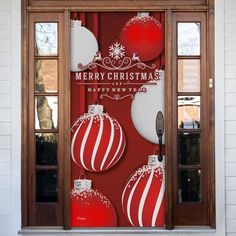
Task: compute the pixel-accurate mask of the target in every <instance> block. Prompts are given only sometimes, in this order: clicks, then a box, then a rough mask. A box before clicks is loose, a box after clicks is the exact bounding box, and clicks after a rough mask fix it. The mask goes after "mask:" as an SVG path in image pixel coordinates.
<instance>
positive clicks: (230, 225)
mask: <svg viewBox="0 0 236 236" xmlns="http://www.w3.org/2000/svg"><path fill="white" fill-rule="evenodd" d="M226 232H232V233H233V232H236V219H228V220H227V221H226Z"/></svg>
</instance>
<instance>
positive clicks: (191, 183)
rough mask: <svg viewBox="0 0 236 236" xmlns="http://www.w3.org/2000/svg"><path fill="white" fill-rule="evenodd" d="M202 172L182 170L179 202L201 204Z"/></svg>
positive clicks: (180, 173) (180, 172)
mask: <svg viewBox="0 0 236 236" xmlns="http://www.w3.org/2000/svg"><path fill="white" fill-rule="evenodd" d="M200 177H201V170H180V171H179V189H178V200H179V203H181V202H201V201H202V196H201V181H200Z"/></svg>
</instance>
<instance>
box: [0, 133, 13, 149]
mask: <svg viewBox="0 0 236 236" xmlns="http://www.w3.org/2000/svg"><path fill="white" fill-rule="evenodd" d="M9 148H11V137H10V136H6V135H5V136H0V149H9Z"/></svg>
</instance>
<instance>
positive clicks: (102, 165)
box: [100, 117, 114, 170]
mask: <svg viewBox="0 0 236 236" xmlns="http://www.w3.org/2000/svg"><path fill="white" fill-rule="evenodd" d="M108 119H109V121H110V124H111V136H110V141H109V144H108V147H107V150H106V153H105V156H104V158H103V160H102V164H101V167H100V170H102V169H103V167H104V164H105V162H106V160H107V157H108V154H109V152H110V150H111V147H112V143H113V140H114V126H113V125H112V120H111V118H110V117H108Z"/></svg>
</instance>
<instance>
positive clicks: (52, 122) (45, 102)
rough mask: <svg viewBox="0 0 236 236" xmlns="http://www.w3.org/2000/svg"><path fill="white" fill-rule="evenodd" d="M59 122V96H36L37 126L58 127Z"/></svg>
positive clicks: (40, 127) (41, 127) (43, 127)
mask: <svg viewBox="0 0 236 236" xmlns="http://www.w3.org/2000/svg"><path fill="white" fill-rule="evenodd" d="M57 123H58V98H57V96H36V97H35V128H36V129H56V128H57Z"/></svg>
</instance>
